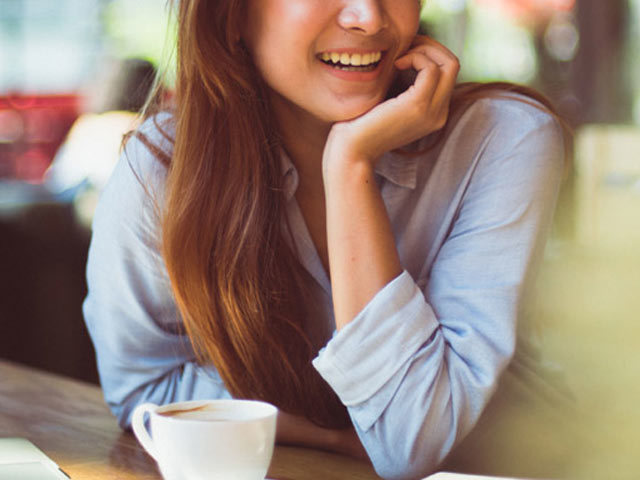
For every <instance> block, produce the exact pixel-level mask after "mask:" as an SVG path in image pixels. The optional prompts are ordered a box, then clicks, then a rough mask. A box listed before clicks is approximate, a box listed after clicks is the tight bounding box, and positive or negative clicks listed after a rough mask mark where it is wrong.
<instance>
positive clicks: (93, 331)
mask: <svg viewBox="0 0 640 480" xmlns="http://www.w3.org/2000/svg"><path fill="white" fill-rule="evenodd" d="M142 132H143V133H144V134H145V135H146V136H147V138H149V139H150V140H151V141H158V139H159V138H160V139H161V138H162V137H160V135H159V133H158V132H157V131H155V126H154V125H153V122H147V124H145V126H143V128H142ZM164 175H165V169H164V167H163V166H162V164H161V163H160V162H159V161H158V160H157V159H156V158H154V157H153V155H152V153H151V152H150V151H149V150H148V149H147V147H146V146H145V145H144V144H143V143H142V142H141V141H139V140H138V139H137V138H135V137H132V138H131V139H130V140H129V141H128V143H127V146H126V149H125V150H124V153H123V155H122V156H121V158H120V160H119V162H118V164H117V166H116V167H115V170H114V172H113V174H112V176H111V178H110V180H109V182H108V184H107V185H106V187H105V189H104V191H103V192H102V194H101V198H100V201H99V204H98V207H97V209H96V212H95V215H94V222H93V235H92V240H91V246H90V249H89V257H88V262H87V283H88V294H87V297H86V299H85V301H84V304H83V312H84V317H85V322H86V325H87V328H88V330H89V333H90V335H91V338H92V341H93V344H94V347H95V350H96V356H97V363H98V370H99V374H100V380H101V384H102V388H103V391H104V395H105V400H106V401H107V404H108V405H109V407H110V408H111V410H112V411H113V413H114V414H115V415H116V416H117V418H118V422H119V424H120V425H121V427H123V428H128V427H129V423H130V416H131V413H132V410H133V408H135V406H136V405H138V404H139V403H142V402H154V403H158V404H162V403H167V402H171V401H180V400H191V399H199V398H221V397H228V396H229V394H228V392H227V391H226V389H225V387H224V385H223V382H222V381H221V379H220V377H219V375H218V374H217V372H216V371H215V369H214V368H213V367H206V366H200V365H198V364H197V363H196V362H195V359H194V353H193V349H192V348H191V345H190V343H189V340H188V338H187V337H186V335H184V332H183V331H182V329H181V326H180V321H179V314H178V312H177V309H176V306H175V302H174V299H173V295H172V293H171V288H170V283H169V279H168V276H167V273H166V268H165V267H164V263H163V261H162V257H161V255H160V253H159V241H160V239H159V233H158V232H159V227H158V225H159V223H158V212H159V211H160V205H159V204H158V203H159V202H161V198H162V197H161V193H162V190H161V189H162V187H163V180H164Z"/></svg>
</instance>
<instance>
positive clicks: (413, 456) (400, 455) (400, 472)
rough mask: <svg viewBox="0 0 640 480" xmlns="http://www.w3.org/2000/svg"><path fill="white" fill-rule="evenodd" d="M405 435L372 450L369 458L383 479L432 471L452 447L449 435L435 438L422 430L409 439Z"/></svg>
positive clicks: (414, 479)
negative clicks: (382, 449) (381, 447)
mask: <svg viewBox="0 0 640 480" xmlns="http://www.w3.org/2000/svg"><path fill="white" fill-rule="evenodd" d="M405 433H406V436H405V438H404V439H403V440H402V441H401V442H399V443H397V444H394V445H391V444H389V445H387V446H386V447H385V448H384V451H377V452H376V451H371V452H370V456H371V461H372V463H373V467H374V468H375V470H376V473H377V474H378V475H379V476H380V477H382V478H384V479H386V480H418V479H423V478H425V477H427V476H428V475H430V474H432V473H433V472H434V471H436V469H437V468H438V466H439V465H440V464H441V463H442V461H443V460H444V458H445V457H446V455H447V454H448V453H449V451H450V450H451V448H452V445H453V442H454V439H453V438H452V437H451V436H450V435H446V438H438V436H437V435H428V434H425V433H424V432H422V434H421V435H419V436H418V437H414V438H413V439H411V433H410V432H405Z"/></svg>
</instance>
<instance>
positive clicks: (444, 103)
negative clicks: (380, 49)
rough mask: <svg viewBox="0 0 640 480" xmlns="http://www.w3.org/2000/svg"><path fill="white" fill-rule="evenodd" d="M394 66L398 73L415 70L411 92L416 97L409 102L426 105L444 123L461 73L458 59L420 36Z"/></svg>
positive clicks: (432, 41)
mask: <svg viewBox="0 0 640 480" xmlns="http://www.w3.org/2000/svg"><path fill="white" fill-rule="evenodd" d="M395 65H396V68H398V69H399V70H406V69H408V68H414V69H415V70H417V71H418V75H417V77H416V80H415V82H414V85H413V87H414V89H413V91H412V92H411V93H412V94H413V95H415V97H414V98H413V99H412V101H419V102H426V105H425V106H427V107H428V108H429V110H430V112H432V114H434V115H439V116H441V117H443V118H441V120H445V121H446V116H447V115H448V109H449V103H450V101H451V95H452V94H453V89H454V87H455V83H456V79H457V77H458V72H459V70H460V64H459V61H458V58H457V57H456V56H455V55H454V54H453V53H452V52H451V51H449V50H448V49H447V48H446V47H444V46H443V45H441V44H440V43H438V42H436V41H435V40H433V39H430V38H428V37H423V36H422V37H416V40H414V43H413V45H412V48H411V49H410V50H409V51H408V52H407V53H406V54H405V55H404V56H402V57H401V58H399V59H398V60H396V63H395ZM410 90H411V89H410ZM439 123H443V124H444V122H442V121H441V122H439Z"/></svg>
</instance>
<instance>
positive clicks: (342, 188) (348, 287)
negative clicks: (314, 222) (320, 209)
mask: <svg viewBox="0 0 640 480" xmlns="http://www.w3.org/2000/svg"><path fill="white" fill-rule="evenodd" d="M324 181H325V194H326V209H327V241H328V250H329V266H330V270H331V288H332V292H333V304H334V312H335V319H336V328H337V329H338V330H340V329H341V328H342V327H344V326H345V325H346V324H348V323H349V322H350V321H351V320H353V318H354V317H355V316H356V315H357V314H358V312H360V311H361V310H362V309H363V308H364V307H365V305H366V304H367V303H368V302H369V301H370V300H371V299H372V298H373V297H374V296H375V295H376V293H378V292H379V291H380V290H381V289H382V288H383V287H384V286H385V285H386V284H388V283H389V282H390V281H391V280H393V279H394V278H395V277H397V276H398V275H399V274H400V273H401V272H402V267H401V265H400V260H399V258H398V252H397V249H396V245H395V240H394V237H393V232H392V230H391V224H390V221H389V217H388V215H387V211H386V209H385V205H384V203H383V201H382V196H381V195H380V191H379V189H378V186H377V184H376V182H375V178H374V172H373V165H372V163H371V162H367V161H339V162H338V161H336V162H333V163H332V164H331V165H330V166H328V167H327V168H326V169H325V175H324Z"/></svg>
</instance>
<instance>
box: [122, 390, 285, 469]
mask: <svg viewBox="0 0 640 480" xmlns="http://www.w3.org/2000/svg"><path fill="white" fill-rule="evenodd" d="M277 413H278V410H277V408H276V407H274V406H273V405H270V404H268V403H265V402H258V401H250V400H204V401H199V400H196V401H191V402H179V403H172V404H168V405H163V406H158V405H154V404H152V403H145V404H142V405H139V406H138V407H136V409H135V410H134V411H133V416H132V420H131V424H132V427H133V432H134V433H135V435H136V437H137V438H138V441H139V442H140V443H141V444H142V446H143V447H144V448H145V450H146V451H147V452H148V453H149V454H150V455H151V456H152V457H153V458H154V459H155V460H156V462H158V466H159V468H160V472H161V473H162V476H163V477H164V478H165V479H166V480H205V479H206V480H230V479H233V480H263V479H264V478H265V476H266V474H267V470H268V469H269V464H270V463H271V456H272V455H273V445H274V442H275V433H276V416H277ZM146 414H149V427H150V432H149V431H148V430H147V428H146V425H145V417H146Z"/></svg>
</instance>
